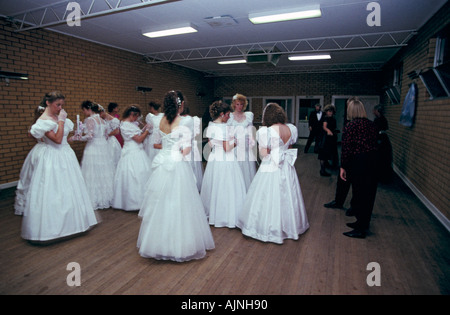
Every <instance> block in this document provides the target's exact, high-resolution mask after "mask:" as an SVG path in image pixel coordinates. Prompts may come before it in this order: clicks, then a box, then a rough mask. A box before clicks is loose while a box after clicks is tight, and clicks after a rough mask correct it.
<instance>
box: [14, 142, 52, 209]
mask: <svg viewBox="0 0 450 315" xmlns="http://www.w3.org/2000/svg"><path fill="white" fill-rule="evenodd" d="M43 148H45V142H44V141H43V140H42V139H39V140H38V142H37V143H36V144H35V145H34V146H33V148H32V149H31V150H30V152H28V154H27V157H26V158H25V161H24V162H23V165H22V168H21V170H20V176H19V181H18V183H17V187H16V198H15V201H14V214H15V215H22V214H23V211H24V209H25V204H26V197H27V193H28V188H29V186H30V182H31V177H32V175H33V173H34V169H35V167H36V164H37V162H38V161H39V158H40V156H41V152H42V149H43Z"/></svg>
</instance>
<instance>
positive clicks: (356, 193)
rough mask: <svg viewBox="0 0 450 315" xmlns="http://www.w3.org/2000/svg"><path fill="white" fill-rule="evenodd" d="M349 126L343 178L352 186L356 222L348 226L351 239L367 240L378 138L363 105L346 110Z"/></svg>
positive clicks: (344, 145)
mask: <svg viewBox="0 0 450 315" xmlns="http://www.w3.org/2000/svg"><path fill="white" fill-rule="evenodd" d="M347 118H348V120H349V122H348V123H347V125H346V126H345V128H344V132H343V135H342V153H341V169H340V177H341V179H342V180H344V181H350V183H351V185H352V193H353V196H352V209H353V212H354V214H355V217H356V222H354V223H348V224H347V226H349V227H351V228H353V230H352V231H349V232H345V233H344V235H346V236H349V237H357V238H364V237H366V232H367V230H368V229H369V224H370V219H371V216H372V210H373V205H374V203H375V195H376V192H377V183H378V181H377V169H378V168H377V158H378V152H377V134H378V130H377V127H376V125H375V124H374V122H372V121H370V120H369V119H367V114H366V111H365V109H364V105H363V103H362V102H361V101H357V100H356V101H351V102H350V103H349V104H348V108H347Z"/></svg>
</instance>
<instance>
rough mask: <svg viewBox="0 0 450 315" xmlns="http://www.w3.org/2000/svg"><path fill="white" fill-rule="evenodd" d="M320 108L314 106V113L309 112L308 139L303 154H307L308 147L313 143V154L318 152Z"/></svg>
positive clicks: (317, 105) (320, 123) (320, 127)
mask: <svg viewBox="0 0 450 315" xmlns="http://www.w3.org/2000/svg"><path fill="white" fill-rule="evenodd" d="M321 108H322V106H321V105H320V104H316V110H315V111H314V112H311V114H310V115H309V120H308V124H309V137H308V141H307V142H306V146H305V153H308V150H309V147H310V146H311V144H312V142H313V141H314V142H315V144H314V153H318V152H319V140H320V135H321V134H322V133H321V129H322V122H321V121H320V120H321V119H322V114H323V113H322V111H321Z"/></svg>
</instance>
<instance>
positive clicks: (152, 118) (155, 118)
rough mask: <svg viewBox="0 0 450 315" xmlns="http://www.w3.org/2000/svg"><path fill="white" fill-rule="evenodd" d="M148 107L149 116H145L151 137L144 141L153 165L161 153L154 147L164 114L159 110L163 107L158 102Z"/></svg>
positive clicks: (151, 103)
mask: <svg viewBox="0 0 450 315" xmlns="http://www.w3.org/2000/svg"><path fill="white" fill-rule="evenodd" d="M148 106H149V113H148V114H147V116H145V122H146V123H147V126H148V128H147V129H148V131H149V133H150V135H149V136H148V137H147V138H145V140H144V150H145V152H146V153H147V155H148V157H149V160H150V165H151V163H152V162H153V158H154V157H155V156H156V155H157V154H158V152H159V149H156V148H155V147H154V144H155V137H156V135H157V134H158V128H159V123H160V121H161V118H162V117H163V116H164V114H163V113H160V112H159V109H160V107H161V105H160V104H158V103H156V102H150V103H149V104H148Z"/></svg>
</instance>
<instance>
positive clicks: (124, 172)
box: [112, 121, 151, 211]
mask: <svg viewBox="0 0 450 315" xmlns="http://www.w3.org/2000/svg"><path fill="white" fill-rule="evenodd" d="M120 132H121V134H122V137H123V140H124V145H123V148H122V153H121V156H120V160H119V163H118V164H117V169H116V174H115V176H114V196H113V200H112V207H113V208H115V209H122V210H125V211H135V210H139V209H140V207H141V203H142V200H143V199H144V192H145V184H146V183H147V180H148V178H149V176H150V173H151V169H150V161H149V158H148V156H147V153H145V151H144V145H143V144H142V143H137V142H136V141H134V140H133V139H132V138H133V137H134V136H136V135H140V134H141V132H142V131H141V130H140V129H139V127H138V126H137V125H136V124H134V123H132V122H128V121H123V122H122V123H121V124H120Z"/></svg>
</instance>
